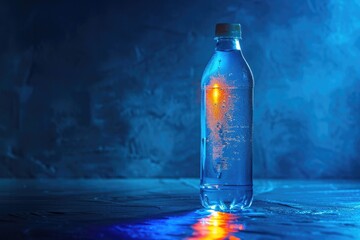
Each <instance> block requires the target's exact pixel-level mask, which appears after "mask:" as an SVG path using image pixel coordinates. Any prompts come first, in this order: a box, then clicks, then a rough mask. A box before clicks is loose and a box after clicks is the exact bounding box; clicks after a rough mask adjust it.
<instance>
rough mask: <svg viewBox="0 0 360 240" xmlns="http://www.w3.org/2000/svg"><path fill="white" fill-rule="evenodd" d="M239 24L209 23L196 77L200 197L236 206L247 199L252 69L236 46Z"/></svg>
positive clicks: (211, 205)
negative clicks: (208, 50) (211, 43)
mask: <svg viewBox="0 0 360 240" xmlns="http://www.w3.org/2000/svg"><path fill="white" fill-rule="evenodd" d="M240 39H241V26H240V24H229V23H219V24H216V27H215V41H216V48H215V53H214V54H213V56H212V57H211V59H210V61H209V62H208V64H207V66H206V68H205V71H204V73H203V76H202V80H201V92H202V93H201V160H200V162H201V165H200V198H201V202H202V205H203V206H204V207H205V208H208V209H213V210H219V211H225V212H236V211H241V210H242V209H244V208H247V207H249V206H250V205H251V203H252V198H253V190H252V134H253V124H252V123H253V96H254V94H253V87H254V80H253V75H252V72H251V70H250V67H249V65H248V64H247V62H246V60H245V58H244V56H243V54H242V51H241V47H240Z"/></svg>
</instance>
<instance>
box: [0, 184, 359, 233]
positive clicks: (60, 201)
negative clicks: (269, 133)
mask: <svg viewBox="0 0 360 240" xmlns="http://www.w3.org/2000/svg"><path fill="white" fill-rule="evenodd" d="M0 209H1V211H0V233H1V236H2V237H1V239H5V238H3V237H4V236H9V237H11V239H230V240H236V239H360V181H355V180H321V181H320V180H318V181H313V180H312V181H310V180H269V179H261V180H255V181H254V201H253V204H252V206H251V208H250V209H247V210H244V211H243V212H240V213H237V214H233V213H222V212H215V211H209V210H204V209H203V208H202V207H201V204H200V200H199V180H198V179H117V180H103V179H97V180H86V179H81V180H63V179H62V180H58V179H56V180H55V179H51V180H49V179H43V180H13V179H2V180H0ZM9 239H10V238H9Z"/></svg>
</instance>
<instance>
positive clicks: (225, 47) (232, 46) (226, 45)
mask: <svg viewBox="0 0 360 240" xmlns="http://www.w3.org/2000/svg"><path fill="white" fill-rule="evenodd" d="M215 40H216V47H215V50H216V51H241V48H240V39H238V38H224V37H218V38H215Z"/></svg>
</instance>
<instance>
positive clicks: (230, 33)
mask: <svg viewBox="0 0 360 240" xmlns="http://www.w3.org/2000/svg"><path fill="white" fill-rule="evenodd" d="M215 37H216V38H217V37H225V38H226V37H229V38H241V25H240V24H239V23H217V24H216V27H215Z"/></svg>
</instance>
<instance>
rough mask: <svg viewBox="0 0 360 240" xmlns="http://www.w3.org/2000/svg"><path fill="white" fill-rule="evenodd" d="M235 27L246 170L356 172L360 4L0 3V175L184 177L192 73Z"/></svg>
mask: <svg viewBox="0 0 360 240" xmlns="http://www.w3.org/2000/svg"><path fill="white" fill-rule="evenodd" d="M217 22H239V23H241V24H242V27H243V41H242V48H243V52H244V55H245V57H246V58H247V60H248V62H249V64H250V66H251V67H252V70H253V73H254V77H255V81H256V87H255V110H254V121H255V122H254V130H255V135H254V175H255V177H286V178H358V177H360V154H359V152H360V128H359V122H360V66H359V62H360V1H355V0H354V1H351V0H349V1H340V0H329V1H323V0H317V1H315V0H307V1H304V0H296V1H295V0H294V1H288V0H272V1H260V0H252V1H245V0H243V1H224V0H221V1H220V0H219V1H214V0H212V1H200V0H192V1H167V0H162V1H147V0H141V1H130V0H129V1H8V2H2V3H0V23H1V24H0V177H19V178H20V177H59V178H60V177H62V178H64V177H65V178H66V177H80V178H83V177H85V178H99V177H100V178H107V177H197V176H198V174H199V143H200V140H199V138H200V123H199V122H200V120H199V108H200V78H201V74H202V71H203V69H204V67H205V65H206V63H207V61H208V59H209V58H210V56H211V54H212V52H213V49H214V41H213V31H214V25H215V23H217Z"/></svg>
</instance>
